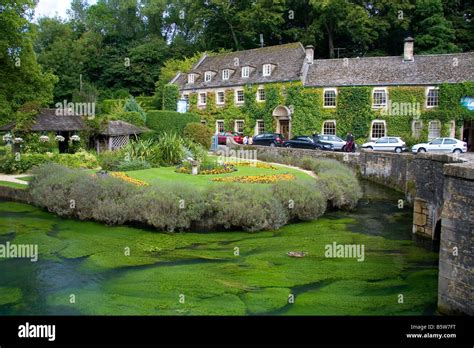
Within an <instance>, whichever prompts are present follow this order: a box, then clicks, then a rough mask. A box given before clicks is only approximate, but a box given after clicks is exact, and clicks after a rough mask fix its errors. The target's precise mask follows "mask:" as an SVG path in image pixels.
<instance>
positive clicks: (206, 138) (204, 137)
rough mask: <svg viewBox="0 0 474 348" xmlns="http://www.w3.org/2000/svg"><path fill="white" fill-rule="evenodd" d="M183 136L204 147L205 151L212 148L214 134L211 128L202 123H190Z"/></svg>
mask: <svg viewBox="0 0 474 348" xmlns="http://www.w3.org/2000/svg"><path fill="white" fill-rule="evenodd" d="M183 134H184V137H185V138H189V139H191V140H192V141H194V142H196V143H198V144H200V145H202V146H203V147H204V148H205V149H209V148H210V147H211V141H212V135H213V133H212V131H211V130H210V129H209V127H207V126H205V125H203V124H201V123H197V122H193V123H188V124H187V125H186V127H185V128H184V131H183Z"/></svg>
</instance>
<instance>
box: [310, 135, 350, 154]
mask: <svg viewBox="0 0 474 348" xmlns="http://www.w3.org/2000/svg"><path fill="white" fill-rule="evenodd" d="M319 138H320V139H321V140H322V141H324V142H326V143H331V144H332V145H333V148H334V151H344V146H346V143H347V141H345V140H342V139H341V138H339V137H338V136H336V135H329V134H322V135H320V136H319ZM354 146H355V149H356V150H357V145H356V144H354Z"/></svg>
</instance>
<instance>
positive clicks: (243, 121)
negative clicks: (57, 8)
mask: <svg viewBox="0 0 474 348" xmlns="http://www.w3.org/2000/svg"><path fill="white" fill-rule="evenodd" d="M238 122H242V131H241V132H240V131H239V129H238V126H237V123H238ZM244 130H245V120H235V121H234V131H235V132H236V133H243V132H244Z"/></svg>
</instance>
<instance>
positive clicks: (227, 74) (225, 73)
mask: <svg viewBox="0 0 474 348" xmlns="http://www.w3.org/2000/svg"><path fill="white" fill-rule="evenodd" d="M229 78H230V70H229V69H224V70H222V80H224V81H225V80H228V79H229Z"/></svg>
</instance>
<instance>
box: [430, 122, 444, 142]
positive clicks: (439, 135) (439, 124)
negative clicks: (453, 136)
mask: <svg viewBox="0 0 474 348" xmlns="http://www.w3.org/2000/svg"><path fill="white" fill-rule="evenodd" d="M434 124H437V125H438V126H439V127H438V128H437V130H438V135H436V136H433V135H432V134H433V133H431V132H432V131H433V130H434V129H435V128H432V127H431V125H434ZM441 127H442V124H441V122H440V121H438V120H431V121H429V122H428V141H431V140H433V139H436V138H439V137H441Z"/></svg>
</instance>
